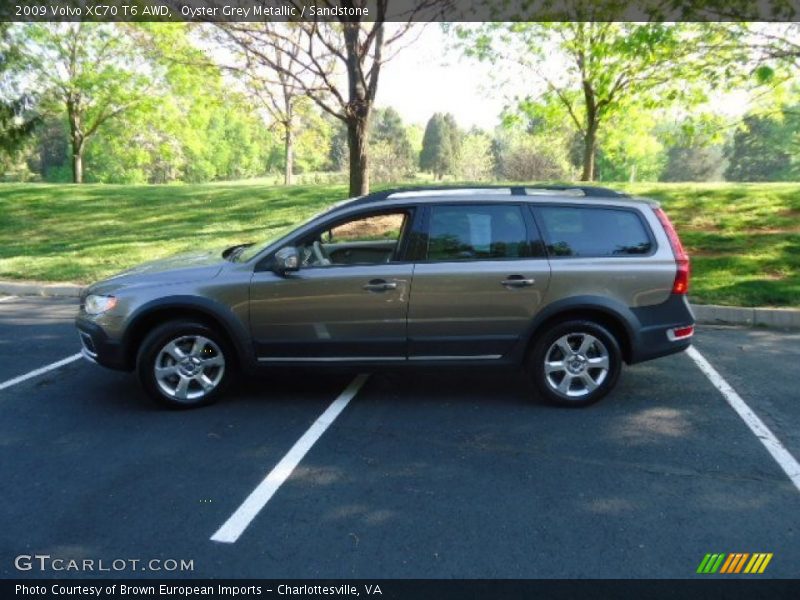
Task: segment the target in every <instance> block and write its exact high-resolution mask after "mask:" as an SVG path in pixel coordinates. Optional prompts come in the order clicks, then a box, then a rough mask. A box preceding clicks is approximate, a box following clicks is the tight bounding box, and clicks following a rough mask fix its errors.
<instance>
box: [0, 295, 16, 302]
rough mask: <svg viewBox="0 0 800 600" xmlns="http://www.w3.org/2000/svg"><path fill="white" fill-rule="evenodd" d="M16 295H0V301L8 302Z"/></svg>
mask: <svg viewBox="0 0 800 600" xmlns="http://www.w3.org/2000/svg"><path fill="white" fill-rule="evenodd" d="M14 298H16V296H3V297H0V302H8V301H9V300H13V299H14Z"/></svg>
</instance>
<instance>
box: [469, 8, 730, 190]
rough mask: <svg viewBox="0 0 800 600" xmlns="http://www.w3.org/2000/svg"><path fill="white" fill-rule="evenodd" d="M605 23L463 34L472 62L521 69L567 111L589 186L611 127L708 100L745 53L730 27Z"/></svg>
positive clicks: (496, 26)
mask: <svg viewBox="0 0 800 600" xmlns="http://www.w3.org/2000/svg"><path fill="white" fill-rule="evenodd" d="M605 17H606V18H608V21H606V20H605V19H603V20H599V15H596V16H595V18H598V20H594V21H588V22H587V21H585V20H575V19H573V20H565V21H563V22H541V23H522V22H520V23H511V24H507V23H506V24H503V23H487V24H484V25H482V26H480V27H471V26H459V27H457V28H455V32H456V36H457V40H458V44H459V46H460V47H461V48H462V50H463V51H464V52H465V53H466V54H467V55H468V56H474V57H477V58H478V59H480V60H487V61H491V62H493V63H498V64H499V63H504V62H506V61H507V60H510V61H512V62H513V63H514V64H521V65H523V67H524V68H525V70H526V71H527V72H529V73H531V74H532V75H534V76H535V80H536V81H537V82H538V84H539V85H541V86H543V89H544V91H543V93H542V94H532V95H531V96H530V97H529V98H528V101H530V99H531V98H533V97H535V96H536V95H539V96H541V95H544V96H545V98H546V99H547V100H548V102H547V105H548V106H551V107H555V106H560V107H561V108H562V109H563V110H564V111H566V114H567V116H568V118H569V120H570V121H571V123H572V126H573V127H574V128H575V130H576V131H577V132H578V133H579V135H580V137H581V140H582V143H583V153H582V161H581V162H582V173H581V179H583V180H585V181H590V180H592V179H594V176H595V155H596V151H597V145H598V140H599V138H600V136H601V135H602V129H603V127H604V126H605V125H606V124H607V123H608V122H609V121H610V120H611V119H612V118H613V117H615V116H618V115H623V114H624V113H625V111H626V110H627V109H628V107H629V106H630V105H631V103H633V102H635V103H637V104H641V105H643V106H644V107H645V108H655V107H659V106H666V105H668V104H671V103H674V102H676V101H680V102H681V103H682V104H683V105H684V106H686V105H689V106H691V105H695V104H697V103H699V102H702V101H704V100H705V98H706V96H705V92H706V90H707V89H708V88H709V87H713V86H716V85H719V84H722V83H723V82H724V81H725V80H727V79H729V78H730V77H733V76H734V74H735V68H734V67H735V66H736V65H739V64H742V63H743V62H744V55H745V53H746V52H745V49H744V48H743V47H740V48H738V49H737V47H736V46H733V45H731V44H729V43H728V41H729V38H728V35H727V33H728V32H727V29H726V25H725V24H712V23H702V24H693V23H679V24H670V23H623V22H611V17H613V15H610V14H609V15H605Z"/></svg>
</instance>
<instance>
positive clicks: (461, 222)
mask: <svg viewBox="0 0 800 600" xmlns="http://www.w3.org/2000/svg"><path fill="white" fill-rule="evenodd" d="M428 211H429V215H428V217H427V219H426V221H427V223H428V225H427V251H426V253H425V260H422V261H420V262H418V263H417V265H416V267H415V270H414V283H413V286H412V289H411V304H410V306H409V313H408V337H409V358H410V359H411V360H459V359H475V360H492V359H498V358H501V357H502V356H504V355H505V354H507V353H508V352H509V351H510V350H511V349H512V347H513V346H514V344H515V343H516V342H517V341H518V340H519V339H520V337H521V336H522V335H523V334H524V332H525V331H526V330H527V328H528V326H529V325H530V323H531V322H532V320H533V317H534V316H535V315H536V313H537V311H538V310H539V307H540V305H541V303H542V299H543V297H544V294H545V292H546V291H547V286H548V283H549V280H550V266H549V263H548V261H547V258H546V257H545V256H544V250H543V248H542V244H541V242H540V240H539V236H538V235H537V234H536V229H535V225H534V224H533V221H532V219H531V215H530V212H529V211H528V210H527V207H525V206H524V205H521V204H512V203H508V204H506V203H497V202H492V203H491V204H441V205H435V206H431V207H430V208H429V209H428Z"/></svg>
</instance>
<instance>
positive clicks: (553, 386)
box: [527, 320, 622, 408]
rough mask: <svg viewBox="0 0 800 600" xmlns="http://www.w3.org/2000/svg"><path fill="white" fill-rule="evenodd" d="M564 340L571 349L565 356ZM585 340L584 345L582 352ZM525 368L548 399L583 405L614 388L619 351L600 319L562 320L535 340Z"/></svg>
mask: <svg viewBox="0 0 800 600" xmlns="http://www.w3.org/2000/svg"><path fill="white" fill-rule="evenodd" d="M592 339H594V340H595V341H596V342H599V343H595V342H594V341H591V340H592ZM565 341H566V343H567V347H568V348H569V350H570V351H571V354H568V355H566V356H565V352H564V350H562V348H564V347H565V346H564V342H565ZM584 342H585V343H586V344H587V347H586V350H585V351H584V352H581V349H582V347H583V343H584ZM604 356H605V357H606V358H607V361H606V362H607V367H606V370H605V373H603V365H605V363H604V362H603V357H604ZM559 359H562V360H561V363H560V364H559ZM546 362H547V363H548V364H549V365H550V367H549V369H548V368H546V364H545V363H546ZM527 368H528V372H529V373H530V376H531V379H532V380H533V383H534V385H535V386H536V389H537V390H538V392H539V394H540V395H541V396H542V397H543V398H544V399H545V400H547V401H548V402H549V403H551V404H555V405H557V406H566V407H573V408H575V407H582V406H588V405H590V404H594V403H595V402H597V401H598V400H600V399H601V398H602V397H603V396H605V395H606V394H608V393H609V392H610V391H611V390H612V389H614V386H615V385H616V384H617V380H618V379H619V374H620V371H621V369H622V353H621V352H620V348H619V343H618V342H617V339H616V338H615V337H614V335H613V334H612V333H611V332H610V331H609V330H608V329H606V328H605V327H604V326H602V325H600V324H599V323H595V322H593V321H588V320H569V321H562V322H560V323H557V324H556V325H554V326H553V327H551V328H549V329H548V330H547V331H545V332H544V333H543V334H542V335H540V336H539V338H538V339H537V340H536V341H535V342H534V344H533V347H532V349H531V352H530V353H529V355H528V361H527ZM548 370H549V371H550V372H549V373H548ZM592 386H595V387H592Z"/></svg>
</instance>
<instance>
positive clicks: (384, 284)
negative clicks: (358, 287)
mask: <svg viewBox="0 0 800 600" xmlns="http://www.w3.org/2000/svg"><path fill="white" fill-rule="evenodd" d="M364 289H365V290H367V291H368V292H385V291H387V290H396V289H397V283H396V282H394V281H386V280H385V279H373V280H371V281H370V282H369V283H365V284H364Z"/></svg>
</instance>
